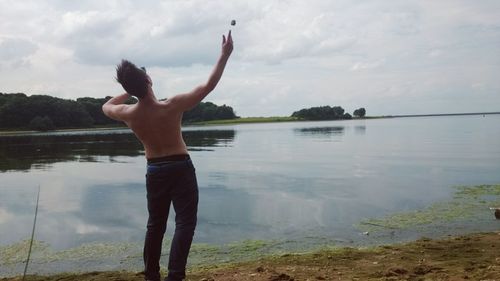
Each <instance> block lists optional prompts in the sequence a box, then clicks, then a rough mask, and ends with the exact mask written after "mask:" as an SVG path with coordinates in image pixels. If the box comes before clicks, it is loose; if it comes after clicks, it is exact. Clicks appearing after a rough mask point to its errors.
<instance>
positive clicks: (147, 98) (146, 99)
mask: <svg viewBox="0 0 500 281" xmlns="http://www.w3.org/2000/svg"><path fill="white" fill-rule="evenodd" d="M156 102H158V100H157V99H156V97H155V95H154V93H153V92H152V91H151V92H149V93H148V94H147V95H146V96H145V97H143V98H142V99H139V103H142V104H150V103H156Z"/></svg>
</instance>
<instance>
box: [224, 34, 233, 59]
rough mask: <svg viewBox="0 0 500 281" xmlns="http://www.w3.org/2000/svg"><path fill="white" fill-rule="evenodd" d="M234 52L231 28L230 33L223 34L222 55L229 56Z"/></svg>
mask: <svg viewBox="0 0 500 281" xmlns="http://www.w3.org/2000/svg"><path fill="white" fill-rule="evenodd" d="M232 52H233V37H232V36H231V30H229V34H228V35H227V40H226V36H224V35H222V55H223V56H227V57H229V56H230V55H231V53H232Z"/></svg>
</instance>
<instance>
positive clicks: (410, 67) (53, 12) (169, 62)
mask: <svg viewBox="0 0 500 281" xmlns="http://www.w3.org/2000/svg"><path fill="white" fill-rule="evenodd" d="M232 19H235V20H236V21H237V24H236V26H235V27H231V26H230V21H231V20H232ZM230 28H232V31H233V36H234V42H235V49H234V51H233V55H232V57H231V60H230V62H229V64H228V66H227V68H226V72H225V74H224V77H223V78H222V80H221V82H220V84H219V86H218V88H217V89H216V90H215V91H214V92H213V93H211V94H210V95H209V96H208V97H207V99H206V100H207V101H212V102H215V103H217V104H227V105H230V106H232V107H233V108H234V109H235V111H236V112H237V114H238V115H241V116H283V115H290V114H291V113H292V112H293V111H295V110H299V109H301V108H305V107H312V106H320V105H331V106H333V105H340V106H342V107H343V108H344V109H346V111H348V112H351V113H352V111H353V110H354V109H356V108H358V107H365V108H366V109H367V113H368V115H388V114H424V113H451V112H477V111H500V1H498V0H479V1H470V0H455V1H452V0H439V1H434V0H429V1H417V0H415V1H412V0H408V1H399V0H394V1H388V0H381V1H375V0H374V1H368V0H366V1H350V0H338V1H337V0H309V1H304V0H279V1H270V0H252V1H243V0H233V1H223V0H204V1H202V0H195V1H190V0H167V1H153V0H147V1H138V0H136V1H131V0H129V1H108V0H107V1H102V0H89V1H66V0H36V1H35V0H32V1H30V0H23V1H8V0H0V92H3V93H11V92H24V93H26V94H28V95H34V94H49V95H53V96H57V97H61V98H70V99H76V98H77V97H83V96H90V97H104V96H107V95H116V94H119V93H122V92H123V90H122V89H121V86H120V85H119V84H117V83H116V82H114V76H115V65H116V64H117V63H118V62H119V61H120V59H121V58H127V59H129V60H131V61H133V62H136V63H137V64H138V65H143V66H145V67H146V68H147V69H148V72H149V73H150V74H151V76H152V79H153V82H154V90H155V92H156V95H157V96H158V97H160V98H165V97H169V96H172V95H173V94H176V93H180V92H186V91H189V90H191V89H192V88H193V87H195V86H197V85H198V84H200V83H202V82H204V81H205V80H206V79H207V77H208V74H209V73H210V71H211V68H212V66H213V63H214V62H215V61H216V60H217V57H218V55H219V53H220V44H221V37H222V34H223V33H225V32H227V31H228V30H229V29H230Z"/></svg>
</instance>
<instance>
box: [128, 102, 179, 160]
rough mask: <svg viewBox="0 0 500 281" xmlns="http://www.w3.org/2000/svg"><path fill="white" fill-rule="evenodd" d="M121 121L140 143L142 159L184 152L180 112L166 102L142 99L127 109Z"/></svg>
mask: <svg viewBox="0 0 500 281" xmlns="http://www.w3.org/2000/svg"><path fill="white" fill-rule="evenodd" d="M126 115H127V118H126V120H124V121H125V123H126V124H127V126H128V127H129V128H130V129H132V131H133V132H134V133H135V135H136V136H137V138H138V139H139V140H140V141H141V142H142V144H143V145H144V150H145V153H146V158H148V159H151V158H156V157H162V156H169V155H178V154H187V153H188V151H187V148H186V144H185V143H184V140H183V138H182V133H181V121H182V111H179V110H178V109H177V108H175V106H174V105H173V104H172V103H171V102H170V101H156V100H147V101H146V100H144V101H139V102H138V103H136V104H135V105H131V106H129V107H128V108H127V114H126Z"/></svg>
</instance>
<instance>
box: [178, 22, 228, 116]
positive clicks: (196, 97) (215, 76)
mask: <svg viewBox="0 0 500 281" xmlns="http://www.w3.org/2000/svg"><path fill="white" fill-rule="evenodd" d="M232 51H233V37H232V36H231V31H229V34H228V35H227V40H226V36H224V35H222V52H221V55H220V57H219V60H218V61H217V63H216V64H215V66H214V69H213V70H212V73H211V74H210V76H209V78H208V80H207V82H206V83H205V84H202V85H200V86H198V87H196V88H194V89H193V90H192V91H191V92H189V93H185V94H179V95H176V96H174V97H172V98H171V99H170V101H171V102H172V103H175V104H176V105H177V107H178V108H179V109H180V110H182V111H187V110H190V109H191V108H193V107H195V106H196V105H197V104H198V103H199V102H201V101H202V100H203V99H204V98H205V97H206V96H207V95H208V94H209V93H210V92H211V91H213V89H215V86H217V83H218V82H219V80H220V78H221V76H222V73H223V72H224V68H225V67H226V63H227V60H228V59H229V56H230V55H231V52H232Z"/></svg>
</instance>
